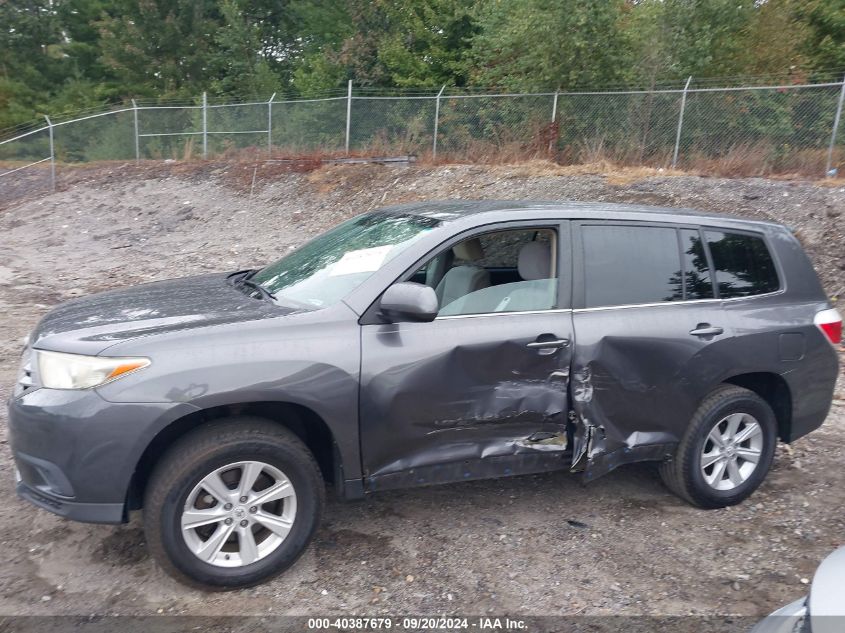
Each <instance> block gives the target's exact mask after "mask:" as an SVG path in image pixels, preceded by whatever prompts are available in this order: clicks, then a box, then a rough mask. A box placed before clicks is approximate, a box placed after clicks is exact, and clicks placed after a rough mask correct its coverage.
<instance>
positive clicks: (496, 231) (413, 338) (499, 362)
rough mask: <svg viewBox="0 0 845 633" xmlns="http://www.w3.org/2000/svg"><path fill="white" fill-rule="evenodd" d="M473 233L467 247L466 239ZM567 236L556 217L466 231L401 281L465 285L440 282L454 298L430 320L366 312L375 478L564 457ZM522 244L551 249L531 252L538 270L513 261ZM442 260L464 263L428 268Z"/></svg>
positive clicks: (369, 474)
mask: <svg viewBox="0 0 845 633" xmlns="http://www.w3.org/2000/svg"><path fill="white" fill-rule="evenodd" d="M470 240H472V245H473V247H472V248H468V247H466V245H464V247H461V244H463V243H464V242H467V241H470ZM543 240H550V241H551V245H549V244H548V243H546V244H545V246H544V245H543ZM529 242H534V244H533V245H529ZM569 242H570V239H569V231H568V223H563V224H561V223H559V222H553V223H549V222H538V223H530V222H529V223H525V222H522V223H505V224H501V225H495V226H488V227H485V228H483V229H478V230H476V231H472V232H468V233H466V234H463V235H462V236H460V237H459V238H455V239H454V240H452V241H450V242H447V243H446V244H444V245H443V247H442V248H441V249H440V250H439V251H438V252H437V253H434V254H432V256H431V257H429V258H428V259H427V261H426V260H423V261H420V262H419V263H418V264H417V265H416V266H414V268H413V269H411V270H409V271H407V273H406V274H405V275H404V276H403V277H402V278H401V279H400V280H399V281H404V280H405V279H413V280H424V279H426V278H428V279H429V283H430V284H431V285H432V287H436V286H441V284H442V283H457V284H458V285H453V286H452V287H450V288H448V289H445V290H444V289H443V288H442V286H441V287H440V288H438V294H439V295H442V296H448V297H451V300H450V303H449V304H448V305H443V306H441V313H440V314H439V315H438V317H437V318H436V319H435V320H434V321H432V322H430V323H407V322H406V323H379V322H377V321H370V322H367V317H368V315H365V317H364V320H363V321H362V323H363V325H362V340H361V345H362V364H361V399H360V419H361V453H362V458H363V463H364V470H365V475H366V482H367V486H368V488H369V489H371V490H373V489H384V488H393V487H403V486H409V485H417V484H425V483H437V482H446V481H455V480H463V479H473V478H481V477H493V476H499V475H508V474H517V473H525V472H539V471H543V470H551V469H555V468H566V467H568V466H569V462H570V459H569V453H568V452H567V451H568V446H567V437H566V430H567V414H568V411H569V402H568V395H567V389H568V375H569V364H570V360H571V350H572V347H571V341H572V315H571V310H570V308H569V301H570V295H571V292H570V289H571V277H570V265H569V262H570V259H571V258H570V253H571V251H570V243H569ZM523 249H527V250H529V251H530V250H534V251H537V252H540V253H541V254H542V253H546V255H544V257H548V260H543V262H540V265H539V269H538V266H537V263H538V261H539V260H537V259H536V258H535V260H534V262H533V263H534V264H535V265H534V266H533V269H534V270H532V266H530V265H527V264H531V263H532V262H527V264H526V262H525V261H523V262H522V263H521V264H520V262H519V261H518V259H519V258H518V256H517V253H518V252H521V251H522V250H523ZM444 253H445V254H447V255H449V257H448V258H447V257H444ZM468 253H475V254H474V255H471V254H468ZM462 258H463V259H462ZM465 258H469V259H465ZM444 259H450V260H452V259H453V260H454V261H453V262H452V263H451V264H450V266H451V268H455V267H459V268H460V270H457V271H456V272H454V273H450V270H451V268H450V269H449V270H446V271H445V274H444V271H443V270H439V272H438V273H437V274H436V275H427V274H425V273H426V271H427V268H428V266H429V265H430V263H431V262H434V265H438V266H439V263H441V262H442V261H443V260H444ZM523 259H525V258H523ZM540 259H542V257H541V258H540ZM546 261H547V263H544V262H546ZM544 271H548V272H544ZM444 279H445V280H447V281H446V282H444ZM448 280H457V281H456V282H450V281H448ZM461 280H463V281H461ZM461 283H466V284H468V286H467V293H466V294H464V292H461V290H460V285H459V284H461ZM547 291H548V292H547ZM461 295H463V296H461Z"/></svg>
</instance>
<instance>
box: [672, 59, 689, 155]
mask: <svg viewBox="0 0 845 633" xmlns="http://www.w3.org/2000/svg"><path fill="white" fill-rule="evenodd" d="M691 81H692V75H690V76H689V77H687V83H686V84H684V92H683V94H682V95H681V113H680V114H679V115H678V133H677V134H675V153H674V154H672V169H675V166H676V165H677V164H678V151H679V150H680V148H681V130H682V129H683V127H684V110H686V107H687V90H689V84H690V82H691Z"/></svg>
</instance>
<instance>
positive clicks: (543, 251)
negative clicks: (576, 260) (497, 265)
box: [517, 242, 552, 281]
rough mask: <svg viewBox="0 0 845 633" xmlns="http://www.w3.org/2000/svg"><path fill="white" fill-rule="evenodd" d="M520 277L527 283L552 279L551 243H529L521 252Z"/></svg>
mask: <svg viewBox="0 0 845 633" xmlns="http://www.w3.org/2000/svg"><path fill="white" fill-rule="evenodd" d="M517 269H518V270H519V276H520V277H522V278H523V279H524V280H525V281H534V280H535V279H549V278H551V277H552V247H551V245H550V243H549V242H528V244H526V245H525V246H523V247H522V248H521V249H520V251H519V261H518V262H517Z"/></svg>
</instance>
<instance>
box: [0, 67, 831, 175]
mask: <svg viewBox="0 0 845 633" xmlns="http://www.w3.org/2000/svg"><path fill="white" fill-rule="evenodd" d="M689 86H690V82H687V85H686V87H684V88H677V89H669V90H651V91H641V90H635V91H624V92H577V93H572V92H569V93H564V92H557V93H553V92H549V93H540V94H481V93H476V94H472V93H456V92H454V91H449V90H447V89H446V88H445V87H444V89H442V90H440V92H439V93H436V94H435V93H431V94H414V95H385V94H377V93H373V91H369V92H368V91H363V90H362V91H358V92H356V91H354V90H353V89H352V85H351V84H350V86H349V90H348V92H347V94H346V95H345V96H336V97H329V98H324V99H298V100H284V99H277V98H276V96H275V95H273V96H272V97H270V98H268V99H267V100H266V101H253V102H249V103H210V102H208V101H207V100H206V97H205V95H203V97H202V99H201V100H199V101H198V102H196V103H182V104H176V105H173V104H162V103H136V102H135V101H133V102H131V104H127V106H125V107H122V108H119V109H115V110H112V111H107V112H99V113H94V114H89V115H87V116H84V117H79V118H75V119H70V120H62V121H50V119H48V118H47V117H45V121H44V125H43V126H41V127H37V128H35V129H30V130H29V131H22V132H20V133H18V134H15V135H11V137H10V138H6V139H5V140H3V141H0V187H3V186H4V185H9V184H10V183H12V182H14V179H15V178H21V177H24V176H25V177H29V178H32V177H34V176H33V174H39V175H40V177H42V178H43V179H44V181H45V182H46V184H47V185H48V186H51V187H55V170H56V166H57V165H59V167H60V168H61V166H63V165H66V164H72V163H86V162H92V161H100V160H133V159H134V160H136V161H139V162H140V161H143V160H162V159H176V160H188V159H192V158H206V159H210V158H215V159H219V158H223V159H225V158H240V157H249V158H252V157H255V158H258V159H261V158H269V157H303V156H307V157H311V158H313V157H317V156H332V157H337V156H343V155H352V156H398V155H415V156H417V157H419V158H422V159H429V160H442V161H462V162H467V161H468V162H482V163H483V162H494V161H495V162H509V161H515V160H526V159H533V158H544V159H551V160H555V161H557V162H559V163H562V164H580V163H594V162H598V161H608V162H611V163H614V164H620V165H644V166H653V167H664V168H672V167H677V168H679V169H690V170H700V171H704V172H708V173H733V174H736V175H765V174H770V173H791V172H794V173H801V174H804V175H808V176H818V177H821V176H824V175H831V176H833V175H836V174H837V173H838V168H839V165H840V163H842V162H843V160H845V151H843V149H845V147H843V146H845V133H842V132H840V131H839V128H840V127H841V126H840V119H841V115H842V106H843V99H845V82H841V83H820V84H807V85H792V86H753V87H741V88H711V87H701V88H697V87H693V88H690V87H689Z"/></svg>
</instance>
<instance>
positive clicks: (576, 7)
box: [469, 0, 629, 90]
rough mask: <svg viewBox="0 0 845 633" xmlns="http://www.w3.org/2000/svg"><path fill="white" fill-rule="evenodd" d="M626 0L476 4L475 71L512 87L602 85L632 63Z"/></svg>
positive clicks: (484, 79) (479, 80)
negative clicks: (625, 22) (625, 20)
mask: <svg viewBox="0 0 845 633" xmlns="http://www.w3.org/2000/svg"><path fill="white" fill-rule="evenodd" d="M623 6H624V3H623V0H606V1H604V2H583V1H580V0H518V1H513V2H503V1H501V0H487V1H485V2H481V3H480V5H479V6H478V8H477V10H476V13H475V15H476V20H477V25H478V29H479V33H478V34H477V35H476V36H475V37H474V38H473V39H472V50H471V53H470V60H471V64H472V65H471V67H470V71H469V72H470V76H471V81H472V83H474V84H476V85H480V86H493V87H501V88H506V89H509V90H541V89H542V90H549V89H552V90H553V89H555V88H557V87H562V88H569V87H574V86H601V85H608V84H613V83H617V82H619V81H621V80H623V79H624V78H625V75H626V68H627V66H628V63H629V59H628V55H627V50H628V46H627V41H626V40H627V36H626V33H625V32H624V31H623V29H622V20H621V17H622V15H623V13H622V9H623Z"/></svg>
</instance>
